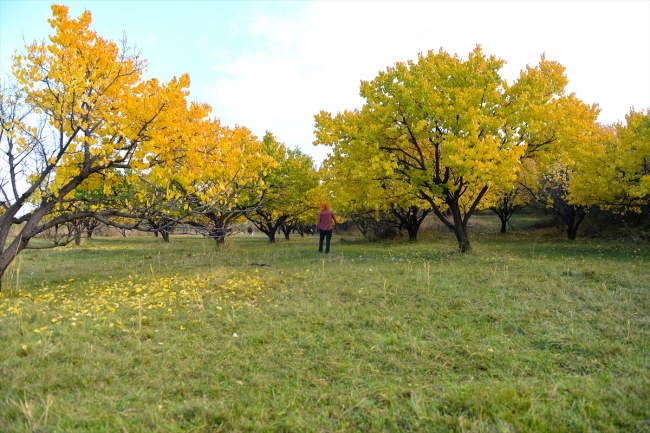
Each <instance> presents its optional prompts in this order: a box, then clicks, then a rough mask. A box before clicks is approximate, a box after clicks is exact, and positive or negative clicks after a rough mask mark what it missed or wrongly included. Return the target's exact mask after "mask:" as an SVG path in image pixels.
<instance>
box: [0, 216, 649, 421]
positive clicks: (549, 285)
mask: <svg viewBox="0 0 650 433" xmlns="http://www.w3.org/2000/svg"><path fill="white" fill-rule="evenodd" d="M471 235H472V241H473V248H474V249H473V251H472V252H471V253H468V254H465V255H461V254H458V253H456V252H455V249H454V239H453V236H452V235H451V234H450V233H446V232H430V233H426V234H425V235H423V236H422V237H421V239H420V240H419V241H418V242H417V243H414V244H410V243H408V242H406V241H404V240H396V241H391V242H365V241H362V240H360V239H357V238H354V237H353V235H338V236H337V235H335V237H334V239H333V246H332V253H331V254H330V255H329V256H323V255H319V254H318V253H317V252H316V249H317V248H316V243H317V239H316V238H314V237H309V238H305V239H301V238H299V237H296V238H295V239H293V238H292V240H291V241H288V242H287V241H284V240H282V239H280V240H279V241H278V243H277V244H276V245H269V244H268V243H267V242H266V241H265V238H264V237H263V236H256V237H253V238H251V237H244V236H237V237H234V238H231V239H229V240H228V242H227V244H226V245H225V246H223V247H221V248H216V246H215V245H214V242H211V241H208V240H204V239H202V238H198V237H181V236H177V237H172V239H171V243H169V244H165V243H163V242H162V241H161V240H160V239H156V238H153V237H133V238H98V239H91V240H89V241H87V242H86V243H85V244H84V245H82V246H80V247H66V248H63V249H55V250H42V251H26V252H24V253H22V254H21V255H20V256H19V258H18V259H17V260H16V261H15V263H14V266H13V267H12V269H11V270H10V272H9V273H8V274H7V275H6V278H5V286H4V292H3V295H2V297H0V431H2V432H11V431H19V432H20V431H24V432H27V431H40V432H46V431H61V432H74V431H79V432H86V431H111V432H112V431H128V432H139V431H197V432H204V431H513V432H514V431H535V432H537V431H542V432H544V431H545V432H558V431H571V432H581V431H584V432H589V431H603V432H608V431H639V432H647V431H650V290H649V289H650V282H649V280H650V245H648V243H632V242H629V241H628V240H625V239H620V240H603V239H578V240H577V241H575V242H569V241H566V240H564V239H562V237H561V235H557V236H556V235H555V234H549V233H548V232H535V231H521V230H520V231H517V232H515V233H513V234H509V235H506V236H500V235H498V234H496V229H495V227H494V226H492V225H489V224H488V225H485V226H484V227H483V228H481V227H478V228H476V229H474V231H472V233H471ZM342 238H343V240H342ZM253 263H255V264H257V265H260V264H266V265H270V266H257V265H252V264H253Z"/></svg>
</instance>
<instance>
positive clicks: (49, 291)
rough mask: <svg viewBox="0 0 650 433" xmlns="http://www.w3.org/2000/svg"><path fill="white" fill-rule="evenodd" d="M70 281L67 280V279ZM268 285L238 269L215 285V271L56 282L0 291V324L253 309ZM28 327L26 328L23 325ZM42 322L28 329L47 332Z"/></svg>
mask: <svg viewBox="0 0 650 433" xmlns="http://www.w3.org/2000/svg"><path fill="white" fill-rule="evenodd" d="M68 282H70V281H68ZM271 290H272V289H271V288H270V287H269V286H268V285H267V284H266V283H265V282H264V281H263V280H262V279H261V278H260V277H259V276H258V275H255V276H253V277H251V276H248V275H245V274H243V273H240V274H234V275H232V276H231V278H229V279H227V280H226V283H225V284H221V285H218V284H217V283H216V277H215V276H214V275H208V276H203V277H201V276H197V277H195V278H188V277H186V276H180V275H178V274H177V275H175V276H173V277H165V278H158V279H149V280H145V279H144V278H140V279H134V278H129V279H128V280H126V281H121V282H119V281H118V282H114V281H110V282H101V283H97V282H94V281H89V282H87V283H85V287H84V286H83V285H82V286H81V287H79V285H75V286H74V287H70V286H69V285H68V284H61V285H58V286H56V288H50V287H43V288H41V289H39V290H38V292H37V293H34V294H32V293H20V294H19V295H18V296H17V297H15V298H14V297H12V298H2V297H1V296H2V295H1V294H0V322H2V321H6V320H11V319H15V320H22V316H23V311H24V310H25V309H26V308H29V310H30V312H31V313H32V314H33V313H34V312H35V313H37V314H39V315H45V320H46V322H47V323H49V324H51V325H59V324H61V323H65V322H68V323H70V324H72V325H73V326H79V325H84V324H85V325H89V324H91V325H92V324H94V325H95V326H98V325H100V324H102V323H103V322H105V325H106V326H109V327H114V326H115V324H117V326H118V327H120V328H122V329H123V328H124V325H123V323H122V321H121V320H119V319H117V320H116V319H115V316H117V315H119V316H120V317H123V318H124V317H128V316H131V320H132V321H135V320H136V319H138V318H139V320H142V319H146V318H147V316H146V315H143V313H144V312H146V311H151V310H160V313H161V314H164V315H174V314H175V312H183V311H192V310H196V309H206V308H209V309H213V310H214V312H215V315H217V316H220V315H221V313H220V312H221V311H222V310H223V309H224V308H225V307H227V310H233V309H240V308H246V307H250V308H255V309H256V310H258V311H261V310H260V308H259V306H258V303H260V302H262V301H267V302H271V301H272V300H273V298H272V297H270V296H267V295H268V292H269V291H271ZM28 328H29V326H28ZM47 329H48V328H47V326H45V327H43V326H40V327H33V329H31V331H33V332H43V331H46V330H47Z"/></svg>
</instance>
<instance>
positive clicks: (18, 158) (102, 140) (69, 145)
mask: <svg viewBox="0 0 650 433" xmlns="http://www.w3.org/2000/svg"><path fill="white" fill-rule="evenodd" d="M52 14H53V16H52V18H51V19H50V20H49V22H50V25H51V26H52V29H53V34H52V35H51V36H50V37H49V39H48V40H47V41H42V42H39V41H35V42H34V43H31V44H28V45H27V46H26V47H25V49H24V52H22V53H20V54H17V55H15V56H14V65H13V75H14V77H15V82H12V81H9V80H7V81H5V82H4V83H3V85H2V95H1V100H0V102H1V104H2V106H1V109H0V113H1V115H2V136H1V137H0V140H1V141H0V146H2V154H3V155H4V158H3V160H2V164H3V166H2V173H3V174H2V180H0V188H1V189H2V194H3V205H2V207H3V209H4V213H3V214H2V215H1V216H0V278H1V276H2V274H3V273H4V271H5V270H6V268H7V266H8V265H9V264H10V263H11V261H12V260H13V259H14V258H15V257H16V255H17V254H18V253H19V252H20V251H21V250H23V249H24V248H27V247H28V244H29V242H30V240H31V239H32V238H33V237H34V236H36V235H37V234H39V233H43V232H44V231H47V230H48V229H50V228H53V227H57V226H59V225H61V224H65V223H67V222H70V221H73V220H76V219H79V218H85V217H89V216H94V217H97V218H101V219H103V220H105V221H107V222H110V221H109V219H110V218H111V217H113V216H117V217H121V216H125V217H128V216H129V215H122V212H123V210H122V209H109V208H105V207H101V206H99V207H97V208H95V209H92V208H87V209H84V210H82V211H78V212H72V213H70V212H65V209H66V203H67V202H69V201H70V200H78V199H79V196H78V195H77V196H75V191H79V190H85V191H93V190H97V189H98V188H101V189H102V190H103V191H104V192H105V193H106V194H109V193H110V192H111V189H112V187H113V186H115V185H116V184H118V183H122V182H124V176H122V174H124V175H126V176H127V179H129V178H131V179H135V177H136V176H139V175H142V174H146V173H148V172H149V171H150V170H151V168H152V167H154V166H160V167H167V168H171V167H173V162H174V160H175V159H176V158H178V157H179V155H181V154H183V153H186V152H187V151H188V146H187V143H186V140H185V138H186V130H185V126H184V119H187V117H188V116H187V112H188V110H189V109H190V108H188V106H187V103H186V96H187V94H188V90H187V89H188V86H189V77H187V76H182V77H180V78H175V79H173V80H171V81H170V82H168V83H160V82H159V81H158V80H156V79H150V80H146V81H145V80H143V79H142V76H141V74H142V71H143V69H144V67H145V65H146V63H145V61H144V60H143V59H142V58H141V57H140V56H139V54H138V53H136V52H134V51H133V50H131V49H130V48H129V47H128V45H127V43H126V41H123V43H122V44H121V45H120V44H117V43H115V42H113V41H111V40H108V39H105V38H102V37H101V36H99V35H98V34H97V33H96V32H95V31H93V30H91V28H90V24H91V13H90V12H89V11H86V12H84V13H83V14H81V15H80V16H79V17H78V18H76V19H75V18H71V17H70V16H69V15H68V8H67V7H65V6H59V5H53V6H52ZM5 173H8V175H7V176H6V177H5ZM131 216H132V215H131ZM12 226H20V229H19V232H18V234H17V236H16V237H15V239H13V240H12V241H11V242H10V243H9V244H8V245H6V241H7V239H8V235H9V230H10V228H11V227H12Z"/></svg>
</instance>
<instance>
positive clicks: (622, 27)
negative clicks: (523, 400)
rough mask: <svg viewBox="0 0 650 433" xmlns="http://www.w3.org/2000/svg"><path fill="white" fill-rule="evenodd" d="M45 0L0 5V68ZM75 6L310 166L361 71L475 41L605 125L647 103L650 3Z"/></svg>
mask: <svg viewBox="0 0 650 433" xmlns="http://www.w3.org/2000/svg"><path fill="white" fill-rule="evenodd" d="M50 4H51V2H49V1H39V0H30V1H25V0H23V1H11V0H0V70H1V71H2V75H3V76H4V75H5V74H9V73H11V64H12V60H11V55H12V54H13V52H14V50H21V49H22V48H23V37H24V38H25V39H26V40H27V41H32V40H34V39H43V38H45V37H47V35H48V34H50V32H51V30H52V29H51V28H50V26H49V24H48V23H47V19H48V18H49V17H50V16H51V11H50ZM61 4H66V5H68V6H70V13H71V15H72V16H75V17H76V16H78V15H79V14H81V13H82V12H83V11H84V10H85V9H88V10H90V11H91V12H92V14H93V24H92V27H93V28H94V29H95V30H97V31H98V33H99V34H100V35H101V36H103V37H107V38H110V39H114V40H117V39H120V38H121V36H122V34H123V32H125V33H126V35H127V36H128V38H129V42H130V43H131V44H134V45H136V46H137V47H139V48H140V49H141V50H142V54H143V56H144V58H146V59H147V60H148V61H149V67H148V71H147V76H154V77H156V78H158V79H160V80H164V81H166V80H169V79H170V78H171V77H173V76H178V75H181V74H183V73H185V72H187V73H189V74H190V77H191V79H192V86H191V96H190V99H192V100H198V101H202V102H207V103H209V104H210V105H211V106H212V107H213V113H212V114H213V115H214V116H217V117H219V118H220V119H221V121H222V123H224V124H226V125H235V124H239V125H244V126H246V127H248V128H250V129H251V130H252V131H253V132H254V133H255V134H257V135H258V136H259V137H261V136H263V135H264V132H265V131H266V130H269V131H271V132H273V133H274V134H275V136H276V137H277V138H278V139H279V140H280V141H282V142H284V143H286V144H287V145H289V146H291V147H296V146H297V147H299V148H301V149H302V150H304V151H305V152H307V153H309V154H311V155H312V156H313V157H314V159H315V160H316V162H317V163H320V162H321V161H322V160H323V159H324V158H325V156H326V152H327V148H322V147H318V148H317V147H314V146H313V145H312V144H311V143H312V141H313V140H314V136H313V129H314V120H313V116H314V114H316V113H318V112H319V111H320V110H327V111H331V112H338V111H342V110H345V109H353V108H359V107H360V106H361V105H362V103H363V100H362V99H361V98H360V97H359V82H360V80H371V79H372V78H374V77H375V76H376V75H377V73H378V72H379V71H380V70H384V69H385V68H386V67H388V66H392V65H393V64H394V63H395V62H397V61H405V60H409V59H415V58H417V54H418V52H426V51H428V50H431V49H433V50H436V51H437V50H438V49H439V48H440V47H442V48H443V49H444V50H445V51H447V52H450V53H457V54H458V55H460V56H461V57H464V58H466V56H467V54H468V53H469V52H470V51H471V50H472V49H473V48H474V47H475V46H476V44H481V46H482V47H483V50H484V52H485V53H486V54H493V55H495V56H497V57H499V58H502V59H504V60H505V61H506V62H507V64H506V66H505V67H504V69H503V70H502V76H503V77H504V78H506V79H508V80H509V81H511V80H513V79H514V78H516V77H517V75H518V73H519V71H520V70H521V69H522V68H524V67H525V66H526V64H531V65H533V64H536V63H538V61H539V58H540V55H541V54H542V53H544V52H545V53H546V57H547V58H548V59H551V60H556V61H559V62H560V63H561V64H562V65H564V66H565V67H566V74H567V76H568V78H569V87H568V90H569V91H571V92H575V93H576V95H577V96H578V97H579V98H580V99H582V100H583V101H585V102H587V103H598V104H599V106H600V107H601V109H602V112H601V115H600V118H599V120H600V121H601V122H602V123H613V122H616V121H619V120H620V121H623V120H624V119H625V114H626V113H628V112H629V110H630V107H635V108H636V109H647V108H650V0H645V1H621V0H618V1H540V2H535V1H523V0H522V1H500V2H497V1H456V2H447V1H428V2H405V1H401V2H390V1H383V2H371V1H363V2H333V1H328V2H326V1H322V2H261V1H260V2H241V1H237V2H234V1H232V2H217V1H156V0H147V1H91V0H85V1H76V0H75V1H65V2H64V1H62V2H61Z"/></svg>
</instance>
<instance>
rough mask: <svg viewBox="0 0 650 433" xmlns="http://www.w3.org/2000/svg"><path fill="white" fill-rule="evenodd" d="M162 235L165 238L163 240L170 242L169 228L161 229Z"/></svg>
mask: <svg viewBox="0 0 650 433" xmlns="http://www.w3.org/2000/svg"><path fill="white" fill-rule="evenodd" d="M160 235H161V236H162V238H163V241H165V242H169V232H168V231H167V230H161V231H160Z"/></svg>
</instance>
